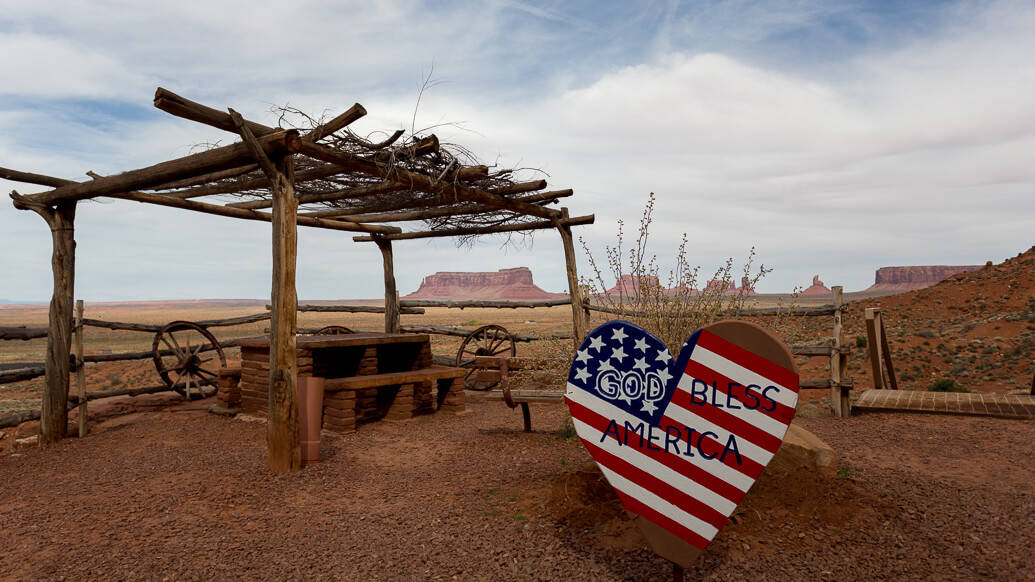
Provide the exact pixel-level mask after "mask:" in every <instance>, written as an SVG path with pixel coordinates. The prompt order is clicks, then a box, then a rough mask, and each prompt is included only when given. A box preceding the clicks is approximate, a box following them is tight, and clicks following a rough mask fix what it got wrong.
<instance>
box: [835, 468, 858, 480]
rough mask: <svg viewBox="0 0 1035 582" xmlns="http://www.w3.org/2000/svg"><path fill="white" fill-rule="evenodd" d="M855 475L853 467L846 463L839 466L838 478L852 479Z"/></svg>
mask: <svg viewBox="0 0 1035 582" xmlns="http://www.w3.org/2000/svg"><path fill="white" fill-rule="evenodd" d="M854 476H855V471H853V470H852V468H851V467H849V466H848V465H845V466H844V467H839V468H838V469H837V478H838V479H851V478H852V477H854Z"/></svg>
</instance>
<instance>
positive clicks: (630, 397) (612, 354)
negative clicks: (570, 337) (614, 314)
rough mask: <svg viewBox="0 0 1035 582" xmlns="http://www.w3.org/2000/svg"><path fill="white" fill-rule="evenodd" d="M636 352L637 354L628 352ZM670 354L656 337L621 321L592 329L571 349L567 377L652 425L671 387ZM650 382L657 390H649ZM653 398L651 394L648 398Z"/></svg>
mask: <svg viewBox="0 0 1035 582" xmlns="http://www.w3.org/2000/svg"><path fill="white" fill-rule="evenodd" d="M627 351H628V352H639V353H641V354H643V355H642V357H633V356H630V355H627ZM671 361H672V356H671V354H669V352H668V349H667V348H666V347H665V346H664V344H662V343H661V341H660V340H658V339H657V338H655V337H653V336H651V335H649V334H648V333H647V332H646V331H645V330H643V329H642V328H639V327H637V326H635V325H633V324H630V323H627V322H623V321H611V322H608V323H606V324H604V325H602V326H600V327H598V328H597V329H595V330H593V331H592V332H591V333H590V334H589V335H588V336H587V337H586V339H585V340H584V341H583V343H582V346H580V348H579V349H578V350H577V351H576V354H575V358H574V361H573V362H572V368H571V372H570V374H569V377H568V381H569V382H571V383H572V384H574V385H575V386H577V387H579V388H582V389H584V390H587V391H589V392H591V393H593V394H594V395H597V396H599V397H601V398H604V399H605V400H608V401H610V402H611V403H612V404H614V405H616V406H619V407H620V408H622V409H624V410H625V411H626V412H629V413H630V414H633V415H635V416H637V417H639V418H640V419H642V420H644V421H645V422H650V423H653V424H656V423H657V421H658V420H659V419H660V417H661V414H660V413H661V412H662V409H661V408H660V407H659V406H658V403H659V402H661V403H666V402H667V401H668V398H669V397H670V396H671V393H672V389H673V387H671V386H669V381H670V380H672V378H673V374H672V373H671V372H670V371H669V362H671ZM651 382H655V384H653V385H654V386H655V387H656V389H657V390H658V391H657V392H656V393H654V394H650V390H649V386H651ZM651 396H653V398H652V397H651Z"/></svg>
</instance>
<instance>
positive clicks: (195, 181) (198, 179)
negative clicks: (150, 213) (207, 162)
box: [148, 164, 259, 190]
mask: <svg viewBox="0 0 1035 582" xmlns="http://www.w3.org/2000/svg"><path fill="white" fill-rule="evenodd" d="M258 169H259V164H245V165H243V166H238V167H236V168H230V169H228V170H220V171H218V172H209V173H208V174H202V175H200V176H194V177H193V178H184V179H183V180H176V181H175V182H168V183H165V184H159V185H158V186H152V187H151V188H148V190H177V189H181V188H190V187H192V186H198V185H200V184H208V183H209V182H214V181H216V180H225V179H226V178H233V177H236V176H240V175H241V174H247V173H248V172H254V171H255V170H258Z"/></svg>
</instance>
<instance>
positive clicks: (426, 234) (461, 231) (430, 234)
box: [352, 214, 595, 242]
mask: <svg viewBox="0 0 1035 582" xmlns="http://www.w3.org/2000/svg"><path fill="white" fill-rule="evenodd" d="M594 220H595V216H594V215H592V214H588V215H586V216H576V217H575V218H568V219H565V220H560V221H558V222H559V223H560V224H561V225H567V226H569V227H570V226H578V225H582V224H593V221H594ZM556 226H557V223H556V222H554V221H551V220H543V221H537V222H523V223H520V224H504V225H500V226H479V227H471V228H444V229H442V230H429V231H422V232H404V233H401V234H388V235H385V237H384V238H386V239H388V240H410V239H415V238H434V237H442V236H469V235H479V234H496V233H499V232H519V231H522V230H542V229H545V228H554V227H556ZM352 240H354V241H356V242H370V241H372V240H374V239H373V237H370V236H354V237H352Z"/></svg>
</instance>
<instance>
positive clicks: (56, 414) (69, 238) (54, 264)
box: [12, 194, 76, 446]
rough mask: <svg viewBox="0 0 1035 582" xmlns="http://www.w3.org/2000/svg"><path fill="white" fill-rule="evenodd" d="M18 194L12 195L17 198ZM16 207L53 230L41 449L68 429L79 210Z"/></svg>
mask: <svg viewBox="0 0 1035 582" xmlns="http://www.w3.org/2000/svg"><path fill="white" fill-rule="evenodd" d="M15 196H16V194H12V198H15ZM14 205H15V207H16V208H18V209H21V210H26V209H29V210H33V211H35V212H36V213H37V214H39V215H40V216H42V217H43V220H46V221H47V225H48V226H50V233H51V242H52V245H53V247H52V250H51V255H50V257H51V258H50V267H51V271H52V272H53V275H54V291H53V295H52V296H51V298H50V314H49V315H50V323H49V326H48V328H47V361H46V387H45V388H44V391H43V407H42V412H41V415H40V437H39V443H40V445H41V446H48V445H52V444H55V443H57V442H58V441H60V440H61V439H62V438H64V436H65V431H66V430H67V428H68V383H69V373H70V372H71V352H72V302H73V294H74V293H75V207H76V203H75V202H74V201H72V202H61V203H58V204H57V205H56V206H54V207H50V206H46V205H42V204H35V203H32V202H28V201H26V200H25V199H24V198H22V197H17V198H15V204H14Z"/></svg>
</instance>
